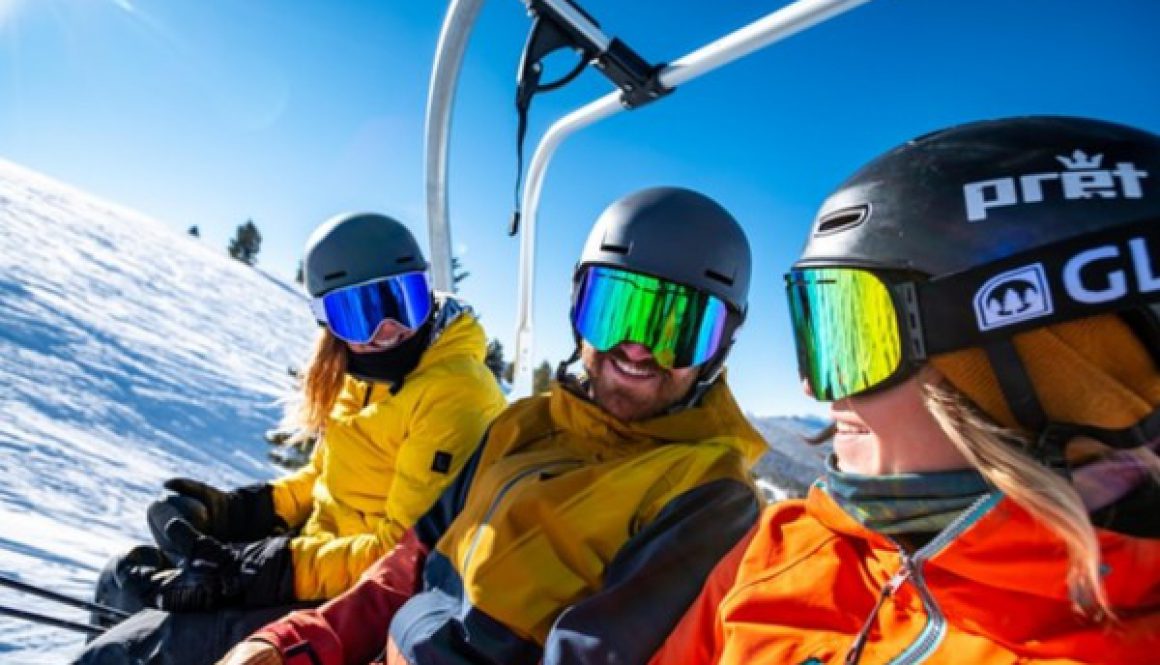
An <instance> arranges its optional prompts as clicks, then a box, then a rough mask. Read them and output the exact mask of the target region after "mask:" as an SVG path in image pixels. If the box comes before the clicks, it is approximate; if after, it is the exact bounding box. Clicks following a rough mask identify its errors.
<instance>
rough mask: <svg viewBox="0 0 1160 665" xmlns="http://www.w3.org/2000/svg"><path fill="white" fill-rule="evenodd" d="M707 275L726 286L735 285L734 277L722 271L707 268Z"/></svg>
mask: <svg viewBox="0 0 1160 665" xmlns="http://www.w3.org/2000/svg"><path fill="white" fill-rule="evenodd" d="M705 276H706V277H708V278H709V279H715V280H717V281H718V282H721V283H722V284H725V285H726V286H733V278H732V277H728V276H726V275H722V274H721V273H719V272H717V271H715V270H706V271H705Z"/></svg>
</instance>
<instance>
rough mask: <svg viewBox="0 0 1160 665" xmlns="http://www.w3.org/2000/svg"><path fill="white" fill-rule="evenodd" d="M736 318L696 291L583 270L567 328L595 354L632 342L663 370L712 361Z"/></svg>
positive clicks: (622, 273) (601, 269)
mask: <svg viewBox="0 0 1160 665" xmlns="http://www.w3.org/2000/svg"><path fill="white" fill-rule="evenodd" d="M741 318H742V317H741V315H740V314H739V313H737V312H735V311H733V310H731V309H730V308H729V307H728V306H727V305H726V304H725V302H724V301H723V300H721V299H720V298H717V297H716V296H713V295H710V294H708V293H705V292H704V291H701V290H699V289H695V288H693V287H691V286H686V285H684V284H677V283H674V282H669V281H667V280H664V279H660V278H657V277H653V276H651V275H642V274H640V273H634V272H629V271H627V270H621V269H619V268H612V267H609V266H589V267H588V268H586V269H585V270H584V272H583V273H582V274H581V275H580V277H579V279H578V281H577V285H576V288H575V290H574V292H573V298H572V326H573V328H575V330H576V332H577V333H578V334H579V335H580V337H582V338H583V339H584V340H585V341H587V342H588V343H589V344H591V345H592V346H593V347H594V348H595V349H596V350H597V351H602V352H603V351H608V350H610V349H612V348H613V347H615V346H616V345H617V344H620V343H622V342H635V343H637V344H641V345H643V346H645V347H648V348H649V349H650V350H651V351H652V353H653V357H654V358H655V359H656V362H657V364H658V365H660V366H661V367H664V368H666V369H668V368H674V367H691V366H694V365H700V364H702V363H705V362H707V361H708V360H710V359H711V358H713V356H715V355H716V354H717V352H718V351H720V350H721V349H722V348H723V347H724V346H725V345H726V344H728V343H729V342H731V341H732V339H733V333H734V332H735V331H736V330H737V327H738V326H739V325H740V324H741Z"/></svg>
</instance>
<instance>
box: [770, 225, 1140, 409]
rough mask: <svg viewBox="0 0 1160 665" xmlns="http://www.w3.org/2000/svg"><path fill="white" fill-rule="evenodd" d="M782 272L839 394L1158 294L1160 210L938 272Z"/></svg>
mask: <svg viewBox="0 0 1160 665" xmlns="http://www.w3.org/2000/svg"><path fill="white" fill-rule="evenodd" d="M785 282H786V291H787V295H788V297H789V313H790V320H791V322H792V325H793V333H794V341H795V344H796V346H797V354H798V368H799V370H800V372H801V375H802V378H803V379H804V380H805V381H806V382H807V384H808V385H809V388H810V390H811V391H812V392H813V394H814V396H815V397H816V398H817V399H819V400H822V401H831V400H837V399H841V398H843V397H848V396H851V395H858V394H860V393H865V392H867V391H871V390H875V389H878V388H885V387H887V386H890V385H893V384H895V383H897V382H899V381H902V380H904V379H906V378H907V377H909V376H911V375H913V374H914V372H915V371H917V369H918V368H919V367H920V366H921V365H922V364H923V363H924V362H925V360H926V358H927V357H929V356H931V355H935V354H939V353H947V352H950V351H956V350H959V349H965V348H970V347H983V346H986V345H987V343H988V342H991V341H994V340H997V339H1003V338H1008V337H1011V336H1013V335H1015V334H1017V333H1020V332H1023V331H1026V330H1031V329H1034V328H1040V327H1043V326H1047V325H1051V324H1055V323H1062V322H1064V321H1071V320H1074V319H1079V318H1083V317H1086V316H1094V315H1097V314H1103V313H1106V312H1114V311H1118V310H1124V309H1129V308H1133V307H1138V306H1143V305H1148V304H1150V303H1155V302H1160V220H1146V221H1143V222H1138V223H1135V224H1129V225H1124V226H1120V227H1116V228H1114V229H1111V230H1108V231H1104V232H1099V233H1093V234H1089V235H1085V236H1083V237H1080V238H1070V239H1067V240H1065V241H1062V242H1058V243H1055V244H1051V245H1047V246H1044V247H1039V248H1036V249H1034V250H1031V251H1028V252H1024V253H1020V254H1016V255H1013V256H1008V257H1004V258H1002V259H999V260H997V261H994V262H991V263H987V264H986V265H982V266H979V267H976V268H971V269H970V270H965V271H962V272H958V273H954V274H950V275H945V276H940V277H937V278H934V279H925V278H924V277H922V276H918V275H915V274H914V273H905V272H901V271H888V270H875V269H868V268H860V267H837V266H818V267H812V266H808V265H802V266H801V267H798V268H796V269H794V270H791V271H790V272H789V273H788V274H786V276H785Z"/></svg>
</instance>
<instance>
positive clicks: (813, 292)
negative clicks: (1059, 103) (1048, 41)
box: [786, 117, 1160, 429]
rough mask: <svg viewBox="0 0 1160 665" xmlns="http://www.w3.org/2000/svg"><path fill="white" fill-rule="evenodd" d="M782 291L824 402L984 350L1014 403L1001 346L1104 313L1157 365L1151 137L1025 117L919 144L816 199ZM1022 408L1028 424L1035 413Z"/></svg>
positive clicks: (1156, 182)
mask: <svg viewBox="0 0 1160 665" xmlns="http://www.w3.org/2000/svg"><path fill="white" fill-rule="evenodd" d="M786 280H787V288H788V291H789V296H790V309H791V315H792V317H793V320H794V328H795V337H796V340H797V344H798V353H799V360H800V363H801V369H802V373H803V376H805V378H806V379H807V380H808V381H809V382H810V385H811V388H812V389H813V391H814V392H815V394H817V395H818V396H819V397H820V398H821V399H837V398H840V397H843V396H846V395H853V394H857V393H859V392H864V391H867V390H872V389H874V388H877V387H880V386H886V385H890V384H891V383H893V382H895V381H896V380H901V379H902V378H905V377H906V376H909V375H910V374H912V373H913V371H914V369H915V368H917V367H918V366H919V365H921V364H922V362H923V361H924V360H925V359H926V358H927V357H928V356H930V355H933V354H937V353H943V352H948V351H954V350H958V349H963V348H968V347H983V348H985V349H987V350H988V352H989V353H992V358H994V357H995V355H994V353H1001V354H1003V355H1002V357H1003V359H1004V361H1005V362H1003V363H1001V364H997V363H994V362H993V363H992V364H993V365H996V371H997V372H998V373H1000V374H1008V376H1007V377H1004V376H1000V377H999V378H1000V383H1001V384H1003V388H1004V392H1005V393H1006V394H1008V401H1009V402H1010V401H1012V399H1011V398H1012V397H1015V398H1016V399H1015V400H1014V401H1015V402H1018V401H1019V396H1016V395H1012V394H1010V393H1009V392H1008V391H1009V390H1011V391H1014V390H1015V388H1016V384H1018V382H1019V380H1020V377H1018V376H1011V375H1010V374H1011V372H1006V371H1000V370H1002V369H1003V367H1001V366H1000V365H1002V366H1004V367H1007V366H1011V365H1012V364H1014V365H1015V366H1016V369H1017V370H1018V371H1021V367H1020V366H1019V364H1018V356H1017V355H1016V354H1014V353H1013V349H1011V347H1010V341H1009V340H1010V338H1011V337H1012V336H1013V335H1014V334H1015V333H1017V332H1021V331H1024V330H1028V329H1032V328H1038V327H1042V326H1046V325H1049V324H1054V323H1059V322H1062V321H1067V320H1071V319H1077V318H1081V317H1085V316H1090V315H1094V314H1099V313H1104V312H1124V313H1125V314H1126V318H1131V319H1133V320H1135V321H1136V324H1135V327H1136V329H1137V331H1138V332H1139V333H1140V335H1141V338H1142V339H1143V340H1144V342H1145V344H1146V345H1148V346H1149V347H1150V349H1151V350H1152V352H1153V354H1154V355H1155V354H1156V353H1157V350H1158V349H1160V344H1158V343H1157V337H1156V335H1155V329H1156V327H1155V317H1154V316H1153V315H1152V314H1151V310H1150V307H1149V305H1150V303H1154V302H1157V301H1160V137H1158V136H1156V135H1154V134H1151V133H1149V132H1145V131H1142V130H1139V129H1134V128H1131V127H1126V126H1124V125H1118V124H1114V123H1109V122H1102V121H1099V120H1090V119H1084V118H1069V117H1024V118H1010V119H1003V120H993V121H986V122H977V123H972V124H967V125H962V126H958V127H954V128H951V129H947V130H944V131H940V132H935V133H932V134H928V135H925V136H922V137H920V138H917V139H914V140H913V141H910V142H908V143H906V144H904V145H902V146H900V147H898V148H895V149H894V150H892V151H890V152H889V153H886V154H885V155H883V156H881V157H879V158H877V159H875V160H874V161H872V162H871V163H869V164H868V165H866V166H865V167H863V168H862V169H861V170H859V171H858V172H857V173H855V174H854V175H853V176H852V177H851V178H850V179H848V180H847V181H846V182H844V183H843V184H842V185H841V186H840V187H839V188H838V190H837V191H836V192H835V193H834V194H833V195H831V196H830V197H829V198H828V199H827V200H826V202H825V204H824V205H823V206H822V209H821V211H820V212H819V214H818V216H817V219H816V221H815V224H814V226H813V229H812V231H811V234H810V237H809V240H808V242H807V244H806V247H805V250H804V251H803V253H802V257H801V259H800V260H799V261H798V262H797V263H795V264H794V267H793V270H791V272H790V273H789V274H788V275H787V276H786ZM1003 349H1006V350H1007V351H1010V353H1007V352H1006V351H1003ZM1012 356H1014V363H1012V362H1010V361H1011V360H1012ZM1023 378H1024V379H1025V378H1026V377H1025V376H1024V377H1023ZM1028 385H1029V384H1028V383H1027V382H1026V381H1024V382H1023V384H1022V385H1021V387H1023V388H1027V387H1028ZM1023 401H1024V402H1026V400H1025V399H1024V400H1023ZM1031 401H1032V402H1033V401H1034V397H1032V398H1031ZM1018 406H1019V405H1018V404H1016V403H1012V409H1013V410H1015V411H1019V410H1022V411H1023V416H1020V414H1019V413H1018V412H1017V413H1016V415H1017V417H1019V419H1020V420H1021V421H1024V420H1027V419H1031V420H1034V415H1028V414H1029V413H1030V412H1031V411H1033V410H1034V409H1033V407H1034V405H1033V406H1032V408H1030V409H1020V408H1017V407H1018ZM1032 429H1034V428H1032Z"/></svg>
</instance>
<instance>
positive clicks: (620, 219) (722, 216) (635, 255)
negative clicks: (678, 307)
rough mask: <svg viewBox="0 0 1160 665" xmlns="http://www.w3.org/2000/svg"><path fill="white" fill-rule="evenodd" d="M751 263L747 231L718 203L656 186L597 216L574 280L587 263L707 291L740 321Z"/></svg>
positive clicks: (746, 296)
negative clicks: (620, 269)
mask: <svg viewBox="0 0 1160 665" xmlns="http://www.w3.org/2000/svg"><path fill="white" fill-rule="evenodd" d="M751 263H752V259H751V257H750V252H749V241H748V240H747V239H746V237H745V232H744V231H742V230H741V225H740V224H738V223H737V220H735V219H734V218H733V216H732V215H730V214H729V213H728V211H726V210H725V209H724V208H722V207H721V205H720V204H718V203H717V202H716V201H714V200H713V199H711V198H709V197H708V196H705V195H704V194H699V193H697V192H694V191H691V190H688V189H682V188H679V187H654V188H650V189H644V190H641V191H639V192H635V193H633V194H629V195H628V196H625V197H623V198H621V199H618V200H617V201H615V202H613V203H612V205H610V206H608V208H606V209H605V210H604V212H602V213H601V214H600V217H599V218H597V220H596V224H595V225H594V226H593V227H592V231H591V233H589V235H588V241H587V242H586V243H585V244H584V251H583V253H581V255H580V261H579V263H577V264H576V271H575V273H574V278H576V279H578V278H579V277H580V275H581V273H582V271H583V269H584V268H585V267H587V266H590V265H605V266H613V267H616V268H623V269H625V270H630V271H632V272H637V273H643V274H646V275H652V276H654V277H660V278H662V279H666V280H669V281H671V282H676V283H678V284H685V285H687V286H692V287H694V288H696V289H699V290H701V291H704V292H706V293H710V294H712V295H714V296H717V297H718V298H720V299H721V300H723V301H724V302H725V303H726V304H727V305H729V306H730V308H731V309H732V310H733V311H734V312H735V313H736V314H737V315H738V316H739V317H741V318H742V319H744V317H745V312H746V310H747V309H748V302H749V300H748V298H749V277H750V271H751Z"/></svg>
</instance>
